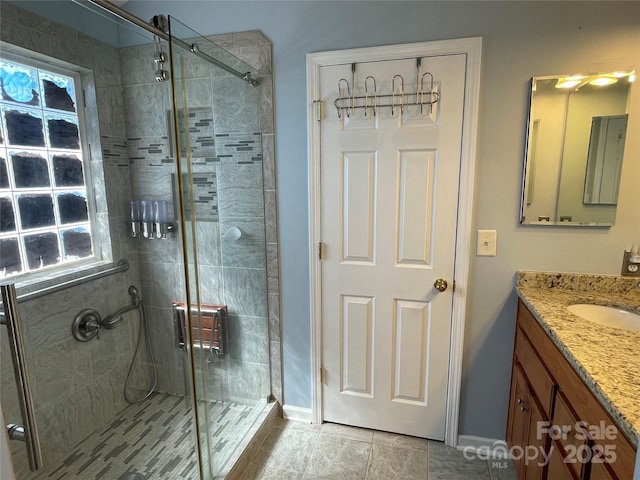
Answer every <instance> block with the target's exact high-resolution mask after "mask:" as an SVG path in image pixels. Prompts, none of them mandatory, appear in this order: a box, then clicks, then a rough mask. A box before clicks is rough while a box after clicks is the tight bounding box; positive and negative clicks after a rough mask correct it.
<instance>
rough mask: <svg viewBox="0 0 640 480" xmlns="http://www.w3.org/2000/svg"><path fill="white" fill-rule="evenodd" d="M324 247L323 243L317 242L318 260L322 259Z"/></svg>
mask: <svg viewBox="0 0 640 480" xmlns="http://www.w3.org/2000/svg"><path fill="white" fill-rule="evenodd" d="M324 254H325V247H324V243H322V242H320V243H318V260H324Z"/></svg>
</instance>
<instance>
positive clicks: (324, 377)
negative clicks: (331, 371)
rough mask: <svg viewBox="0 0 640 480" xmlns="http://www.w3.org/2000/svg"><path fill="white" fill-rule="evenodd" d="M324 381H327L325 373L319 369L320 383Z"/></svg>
mask: <svg viewBox="0 0 640 480" xmlns="http://www.w3.org/2000/svg"><path fill="white" fill-rule="evenodd" d="M326 380H327V371H326V370H325V369H324V368H323V367H320V383H325V381H326Z"/></svg>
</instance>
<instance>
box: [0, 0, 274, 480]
mask: <svg viewBox="0 0 640 480" xmlns="http://www.w3.org/2000/svg"><path fill="white" fill-rule="evenodd" d="M0 9H1V11H0V22H1V24H0V80H1V84H0V87H1V88H0V109H1V113H2V118H1V121H0V126H1V128H0V161H1V165H0V177H2V178H0V201H1V202H2V205H1V207H2V211H1V212H0V215H2V218H0V280H1V281H2V283H3V287H2V292H3V310H4V315H3V323H5V324H6V328H5V326H4V325H3V326H0V356H1V358H0V360H1V361H0V373H1V384H0V388H1V390H0V394H1V396H0V400H1V406H2V410H1V411H2V416H3V417H4V421H5V424H6V425H8V426H10V427H8V432H9V434H10V437H12V438H17V439H19V440H15V441H13V440H12V441H10V442H9V444H10V450H11V459H12V462H13V468H14V471H15V475H16V478H17V479H18V480H23V479H24V480H31V479H38V478H82V479H93V478H95V479H114V480H117V479H120V478H122V479H125V478H127V479H134V478H137V479H143V478H147V479H150V478H153V479H161V478H167V479H175V478H185V479H194V480H196V479H202V480H205V479H213V478H225V477H227V476H233V474H234V471H235V470H234V466H236V468H237V466H238V464H239V461H240V463H241V461H243V457H242V455H243V452H245V451H246V448H247V446H248V445H250V444H251V442H252V439H253V438H254V435H255V434H256V432H257V431H259V429H260V428H261V426H262V425H264V424H265V422H267V421H268V420H270V419H271V418H273V417H274V415H276V414H277V408H278V407H277V406H278V402H280V403H281V401H282V399H281V386H280V382H281V376H280V328H279V318H278V317H279V313H278V312H279V293H278V283H279V282H278V277H279V274H278V240H277V223H276V211H275V193H276V188H275V176H274V161H275V155H274V152H273V148H274V147H273V146H274V142H273V138H274V137H273V111H272V105H273V103H272V94H273V93H272V88H273V83H272V77H271V47H270V43H269V42H268V40H266V39H265V38H264V37H263V36H262V35H261V34H260V32H257V31H251V32H240V33H225V34H219V35H215V36H212V37H202V36H201V35H199V34H198V33H196V32H194V31H192V30H191V29H190V28H189V27H187V26H186V25H183V24H181V23H180V22H179V21H178V20H177V19H175V18H172V17H169V18H165V17H163V16H162V15H158V16H156V17H154V18H153V19H151V21H150V22H149V23H148V24H147V22H146V20H145V21H142V20H140V19H137V18H135V17H133V16H131V15H129V14H128V13H127V12H125V11H123V10H121V9H119V8H117V7H114V6H113V5H111V4H109V2H105V1H103V0H95V1H85V0H73V1H71V0H69V1H11V2H9V1H3V2H2V3H0ZM30 81H33V82H34V83H33V84H31V83H29V82H30ZM52 92H53V93H52ZM16 119H17V120H16ZM25 125H27V126H30V128H31V127H32V126H33V125H40V126H41V127H42V128H40V130H38V132H42V135H41V136H42V139H40V138H39V137H38V135H36V137H38V138H35V139H34V138H33V137H32V136H31V134H30V133H29V134H26V133H25V128H26V127H25ZM61 126H62V127H64V128H65V129H62V127H61ZM60 139H62V140H60ZM39 142H40V143H39ZM61 142H63V143H61ZM64 142H66V143H64ZM5 180H6V181H5ZM74 182H75V183H74ZM48 209H50V210H51V213H50V215H49V210H48ZM12 285H13V286H12ZM18 367H19V368H18ZM20 439H21V440H22V441H20ZM230 472H231V474H230Z"/></svg>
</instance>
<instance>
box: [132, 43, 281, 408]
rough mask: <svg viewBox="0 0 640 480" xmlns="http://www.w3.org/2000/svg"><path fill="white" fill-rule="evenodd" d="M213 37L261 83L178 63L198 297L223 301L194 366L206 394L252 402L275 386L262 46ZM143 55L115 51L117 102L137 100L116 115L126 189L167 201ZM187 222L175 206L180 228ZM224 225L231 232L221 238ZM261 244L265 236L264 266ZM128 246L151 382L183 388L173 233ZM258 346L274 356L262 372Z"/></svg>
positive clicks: (269, 131)
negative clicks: (208, 343) (148, 343)
mask: <svg viewBox="0 0 640 480" xmlns="http://www.w3.org/2000/svg"><path fill="white" fill-rule="evenodd" d="M220 38H222V39H224V40H225V43H226V44H225V45H224V46H225V47H226V48H227V49H228V50H230V51H231V52H232V53H236V54H239V53H244V54H245V57H244V58H243V59H244V60H245V61H248V62H249V63H250V64H251V65H252V66H254V67H255V68H256V69H258V70H259V71H260V74H261V80H260V86H259V87H257V88H252V87H249V86H248V85H247V84H246V83H245V82H243V81H241V80H239V79H237V78H236V77H234V76H231V75H229V74H228V73H226V72H224V71H222V70H221V69H219V68H217V67H214V66H212V65H210V64H208V63H207V62H204V61H202V60H198V59H196V58H194V57H190V54H186V55H187V56H186V57H185V59H184V60H185V69H184V71H185V79H184V83H185V85H186V92H187V97H186V102H187V104H188V106H189V115H188V116H187V117H186V118H182V116H181V122H183V124H185V125H186V126H187V127H188V130H189V135H190V138H189V145H190V147H191V159H192V165H193V176H194V183H195V184H196V189H195V192H194V201H195V210H196V212H195V217H196V218H197V220H198V221H197V222H196V225H195V230H196V232H197V233H196V235H197V238H196V242H197V252H198V265H199V271H198V273H199V280H200V284H201V289H200V294H201V301H202V302H203V303H212V304H225V305H227V306H228V308H229V352H228V354H227V355H225V356H224V357H223V358H219V357H217V356H210V355H205V354H202V355H197V360H199V361H198V362H197V373H198V378H200V379H201V381H203V383H204V384H205V386H206V388H207V397H208V398H209V399H215V400H234V401H247V402H253V401H255V400H257V399H258V398H266V397H267V396H268V395H269V393H270V385H269V378H270V376H271V378H272V381H273V386H274V392H275V393H276V396H277V397H280V392H281V387H280V378H281V377H280V373H279V372H280V341H279V339H280V334H279V319H278V318H277V317H278V311H279V308H278V305H279V303H278V301H279V295H278V291H277V283H278V282H277V275H278V268H277V267H278V262H277V240H276V238H277V237H276V228H275V179H274V175H273V171H274V155H273V120H272V118H273V110H272V102H271V98H272V81H271V74H270V72H271V45H270V43H269V42H268V41H266V39H264V37H263V36H262V35H261V34H260V33H259V32H247V33H242V34H231V35H225V36H222V37H220ZM215 39H217V37H216V38H214V40H215ZM234 42H235V43H234ZM229 43H230V44H229ZM165 48H167V49H168V47H166V46H165ZM208 48H212V47H209V46H208V45H207V44H206V43H205V42H200V49H201V51H203V52H205V53H207V51H208ZM234 49H235V51H234ZM152 55H153V47H152V46H140V47H131V48H126V49H123V50H122V51H121V62H122V70H123V72H130V73H128V74H125V75H123V85H124V92H125V95H124V97H125V102H131V105H140V104H142V105H145V106H146V108H145V109H144V110H140V109H136V110H135V113H134V114H133V115H131V116H130V117H129V118H128V119H127V122H128V127H127V131H128V132H129V138H128V139H127V141H128V147H129V158H130V159H131V178H132V185H133V194H134V196H135V197H136V198H153V199H164V200H172V201H173V202H174V203H175V200H176V195H175V178H173V177H174V175H175V167H174V161H173V155H174V153H173V152H172V148H173V145H175V141H174V140H173V139H172V138H171V137H172V135H171V133H170V125H169V124H168V122H167V110H166V108H167V105H168V103H167V101H166V99H167V96H168V95H170V91H169V86H168V83H157V82H156V81H155V77H154V73H153V70H152V69H151V68H148V69H147V70H139V69H138V70H136V69H134V68H133V66H134V65H140V64H143V63H144V60H145V59H146V60H149V59H151V58H152ZM148 63H150V62H148ZM128 110H129V109H128ZM131 110H133V109H131ZM263 149H264V152H263ZM263 172H264V173H263ZM263 176H264V180H263ZM265 207H266V209H267V211H266V217H265ZM269 208H271V210H269ZM191 217H192V213H191V212H187V221H188V223H187V225H188V227H187V229H188V230H189V231H190V230H191V225H190V222H189V220H190V219H191ZM265 223H266V226H265ZM236 229H239V230H240V232H241V236H240V238H236V237H237V236H234V235H233V232H234V231H237V230H236ZM265 240H267V241H269V240H270V242H269V244H270V245H269V247H268V252H269V254H268V258H269V260H270V262H269V263H267V262H266V258H265V248H264V246H265ZM139 248H140V272H141V281H142V285H143V291H144V293H145V296H146V299H145V302H146V304H147V305H149V308H148V310H149V312H150V314H149V317H150V325H151V327H152V330H153V331H154V335H156V336H157V338H158V340H157V341H155V342H154V352H155V357H156V360H157V362H159V364H160V365H159V366H160V368H159V370H160V379H159V386H158V389H159V390H161V391H164V392H169V393H176V394H184V393H185V388H186V379H185V374H186V369H185V365H184V362H185V360H186V358H185V353H184V352H182V351H181V350H180V349H177V348H176V347H175V342H174V338H173V335H174V331H173V325H172V311H171V301H172V300H184V298H182V297H183V294H182V293H181V292H183V291H184V288H185V287H184V285H183V283H182V281H181V278H182V275H181V266H180V265H181V262H180V258H179V255H180V252H181V250H180V246H179V240H178V239H177V238H175V237H174V238H170V239H168V240H163V241H141V242H140V244H139ZM268 278H269V279H270V281H269V290H267V279H268ZM274 278H275V281H274ZM267 300H269V302H270V303H269V304H268V303H267ZM270 312H271V315H270ZM270 325H272V328H271V330H272V331H271V335H272V342H271V344H269V333H270V332H269V326H270ZM274 330H276V331H277V332H274ZM270 347H271V359H272V360H274V359H275V362H273V365H272V366H273V368H272V370H271V371H270V370H269V365H270V364H269V360H270V358H269V352H270Z"/></svg>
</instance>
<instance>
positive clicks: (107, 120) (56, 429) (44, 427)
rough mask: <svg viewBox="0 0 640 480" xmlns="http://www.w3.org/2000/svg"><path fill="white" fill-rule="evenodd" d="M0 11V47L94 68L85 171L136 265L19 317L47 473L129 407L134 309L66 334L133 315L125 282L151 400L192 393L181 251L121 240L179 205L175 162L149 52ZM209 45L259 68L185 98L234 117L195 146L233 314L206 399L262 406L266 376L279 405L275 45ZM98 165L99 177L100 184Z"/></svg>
mask: <svg viewBox="0 0 640 480" xmlns="http://www.w3.org/2000/svg"><path fill="white" fill-rule="evenodd" d="M0 9H1V10H0V17H1V22H2V23H1V25H0V38H1V39H2V40H3V41H4V42H7V43H9V44H13V45H17V46H20V47H23V48H26V49H29V50H32V51H37V52H42V53H43V54H45V55H49V56H52V57H56V58H59V59H62V60H66V61H69V62H71V63H74V64H77V65H81V66H83V67H86V68H87V69H89V70H91V71H92V72H94V73H93V75H94V79H95V91H93V90H92V89H89V91H88V98H89V100H91V98H92V97H93V98H95V99H96V100H97V104H94V105H91V102H89V103H90V105H89V108H88V115H87V119H88V121H90V122H93V123H94V124H99V129H100V133H101V138H100V143H101V145H102V152H99V151H97V152H94V155H93V157H92V164H91V167H92V170H94V172H95V173H96V175H94V178H98V179H103V181H104V184H103V185H97V192H98V198H97V199H96V201H97V202H96V203H97V204H98V210H99V211H101V212H104V213H100V215H101V216H103V217H104V218H103V221H104V222H106V223H108V224H109V226H110V232H111V239H112V258H113V260H114V261H118V260H119V259H120V258H126V259H127V260H128V261H129V262H130V264H131V268H130V269H129V271H128V272H126V273H124V274H117V275H112V276H108V277H104V278H102V279H99V280H95V281H92V282H88V283H85V284H83V285H81V286H78V287H75V288H70V289H67V290H64V291H61V292H59V293H56V294H51V295H48V296H46V297H42V298H40V299H37V300H33V301H30V302H27V303H24V304H22V305H21V312H20V313H21V316H22V318H26V319H28V320H27V321H25V322H23V323H24V327H23V329H24V330H25V332H24V333H25V340H26V350H27V357H28V358H27V362H28V365H29V366H30V367H31V371H30V374H31V380H32V381H31V384H32V388H33V394H34V398H35V402H36V405H35V411H36V417H37V420H38V422H39V427H40V435H41V442H42V445H43V447H44V448H43V451H44V459H45V462H47V463H49V462H51V461H52V460H53V459H56V458H59V457H60V456H63V455H64V454H65V453H66V452H68V451H69V449H70V448H71V447H72V446H73V445H75V444H77V443H78V442H80V441H81V440H82V439H84V438H85V437H86V436H87V435H89V434H90V433H91V432H92V431H94V430H95V429H96V428H100V427H102V426H103V425H104V424H105V423H106V422H108V421H109V419H111V418H112V417H113V416H115V414H116V413H117V412H119V411H120V410H122V409H123V408H124V407H126V405H127V404H126V402H125V400H124V396H123V387H124V383H125V376H126V373H127V370H128V368H129V364H130V361H131V358H132V357H133V353H134V349H135V341H136V338H137V328H138V325H139V323H138V319H137V318H136V314H135V312H132V313H130V314H127V320H128V321H126V322H125V323H124V324H123V325H122V326H121V327H119V328H117V329H114V330H111V331H106V332H104V335H103V336H102V339H101V340H99V341H98V340H94V341H91V342H87V343H79V342H77V341H75V340H74V339H73V338H72V337H71V335H70V330H71V329H70V326H71V321H72V320H73V317H74V316H75V315H76V314H77V313H78V312H80V311H81V310H83V309H85V308H94V309H96V310H97V311H98V312H99V313H100V314H102V315H103V316H104V315H107V314H109V313H111V312H113V311H115V310H117V309H118V308H120V307H122V306H124V305H128V304H129V303H130V301H131V299H130V297H129V295H128V294H127V288H128V286H129V285H136V286H138V287H140V291H141V294H142V298H143V300H144V302H145V304H146V305H147V309H146V310H147V316H148V319H149V324H150V329H151V336H152V343H153V346H154V352H155V357H156V361H157V363H158V370H159V374H160V376H159V383H158V387H157V390H160V391H165V392H171V393H176V394H184V393H185V392H186V384H187V383H186V382H187V379H186V374H185V373H186V369H185V356H184V354H183V353H182V352H181V351H180V350H178V349H176V348H175V345H174V338H173V327H172V323H171V322H172V315H171V314H172V312H171V304H170V302H171V300H174V299H175V300H182V299H183V298H182V296H183V293H182V292H184V285H183V272H182V268H181V262H182V253H181V252H182V250H181V246H180V241H179V239H178V238H177V237H174V238H172V239H169V240H163V241H140V240H135V239H132V238H131V237H130V235H129V231H128V228H129V226H128V218H129V212H128V201H129V199H130V198H135V197H147V196H148V197H151V198H156V199H167V200H174V193H173V187H172V184H173V178H172V174H173V173H175V166H174V163H175V162H174V159H173V157H172V154H171V150H170V138H169V135H168V133H167V132H168V128H167V110H166V109H167V106H168V105H171V95H170V85H169V83H166V82H165V83H156V82H155V80H154V78H153V62H152V61H150V58H151V57H150V56H148V52H147V53H143V50H144V48H140V49H137V48H128V49H122V50H120V51H118V50H116V49H114V48H112V47H109V46H107V45H103V44H100V43H98V42H96V41H95V40H94V39H92V38H89V37H86V36H84V35H82V34H79V33H77V32H75V31H73V30H70V29H67V28H65V27H62V26H60V25H58V24H55V23H53V22H51V21H49V20H45V19H43V18H40V17H38V16H37V15H34V14H32V13H29V12H26V11H24V10H21V9H19V8H17V7H16V6H14V5H12V4H9V3H7V2H0ZM214 40H216V41H220V42H221V43H222V46H223V47H225V48H227V49H228V50H230V51H232V53H235V54H236V55H238V56H239V57H241V58H243V59H244V60H245V61H247V62H249V63H251V64H252V65H253V66H255V67H256V68H258V69H259V71H260V76H261V82H260V86H259V87H258V88H256V89H251V88H249V87H247V86H246V85H245V84H244V83H243V82H241V81H238V80H237V79H235V78H233V77H225V76H224V75H222V76H217V75H213V74H211V73H207V74H204V75H203V74H202V72H200V73H197V72H195V73H196V74H195V75H193V78H191V79H190V80H189V81H190V82H193V84H194V85H195V84H197V83H198V82H200V83H202V85H203V88H197V89H195V88H194V89H191V90H192V91H193V92H195V93H194V95H195V96H196V98H192V99H190V104H191V105H199V106H201V107H202V110H198V112H199V113H202V114H203V115H204V116H208V110H211V109H212V108H217V109H218V110H219V111H220V112H223V111H224V106H225V105H226V107H227V109H228V112H230V113H229V115H227V117H226V120H225V116H224V114H222V115H221V116H219V117H217V118H218V120H215V118H216V117H214V119H208V120H207V119H204V118H203V119H202V120H203V121H204V124H202V125H199V126H200V127H202V128H203V129H209V128H211V127H212V129H213V132H214V138H213V144H214V146H215V147H216V148H215V149H212V148H211V142H210V140H211V139H204V138H202V139H200V143H199V145H197V147H199V148H200V149H201V153H202V154H203V155H202V156H201V157H198V160H197V161H196V166H195V170H197V171H199V174H202V175H205V176H207V175H208V176H209V177H208V178H209V179H211V178H213V177H215V178H216V187H217V188H216V191H215V192H210V193H211V196H215V197H216V199H215V200H216V201H217V206H218V212H217V215H212V216H211V218H210V220H211V221H205V222H198V224H197V229H198V239H199V243H200V245H204V246H206V247H205V248H204V249H203V250H202V251H201V254H200V258H199V260H200V265H201V270H200V274H201V280H204V281H203V284H204V288H203V292H204V298H203V301H206V302H216V303H217V302H224V303H227V304H228V305H229V308H230V314H231V321H230V325H231V328H230V330H231V331H230V339H231V342H230V347H231V349H230V352H229V354H228V355H227V356H226V358H224V359H222V360H221V359H217V358H216V359H214V361H213V363H211V364H207V363H206V362H205V363H203V367H204V368H203V373H204V374H205V375H206V378H207V383H208V385H209V386H210V387H211V389H212V390H211V392H210V395H209V396H210V398H218V399H225V398H229V399H236V400H251V399H253V398H254V397H255V388H254V387H255V386H256V382H257V381H258V380H257V379H258V378H260V384H259V388H258V391H259V395H260V396H261V397H262V396H266V395H267V394H268V392H269V381H268V375H267V374H268V373H270V376H271V385H272V390H271V391H272V392H273V394H274V395H275V397H276V399H278V400H279V401H281V396H282V389H281V375H280V371H281V362H280V327H279V293H278V256H277V255H278V242H277V227H276V202H275V193H276V192H275V190H276V185H275V174H274V171H275V168H274V162H275V155H274V141H273V109H272V101H271V99H272V85H273V84H272V79H271V45H270V44H269V42H268V41H266V40H265V39H264V37H263V36H262V35H261V34H260V33H259V32H246V33H242V34H229V35H222V36H218V37H214ZM3 48H4V46H3ZM138 62H139V63H138ZM121 65H122V69H121V68H120V66H121ZM207 68H208V67H207ZM207 79H208V80H207ZM207 84H208V85H207ZM220 88H222V89H226V90H222V91H221V90H219V89H220ZM236 95H239V96H242V95H255V96H257V99H258V107H256V109H257V111H253V112H244V114H245V117H244V120H243V117H233V116H232V115H231V112H232V111H234V109H235V108H236V106H235V105H233V103H229V102H228V99H233V98H238V97H237V96H236ZM216 102H218V103H216ZM216 106H217V107H216ZM125 112H126V115H125ZM236 113H237V112H236ZM232 117H233V118H232ZM257 118H259V119H260V122H257V121H255V120H256V119H257ZM237 120H243V121H246V122H247V123H246V125H247V126H246V127H245V128H244V130H239V129H237V128H234V127H233V126H232V125H233V123H234V122H236V121H237ZM225 121H226V124H225ZM207 122H209V124H207ZM198 123H201V122H198ZM235 124H238V123H235ZM194 126H195V125H194ZM260 141H261V142H260ZM95 143H96V144H97V143H98V142H95ZM196 143H197V142H196ZM260 143H261V146H262V149H261V150H262V155H260V154H259V152H260ZM211 153H214V154H215V156H214V157H213V158H212V157H211V155H210V154H211ZM103 167H104V175H98V173H99V172H100V171H101V170H102V168H103ZM260 170H262V176H261V175H260ZM211 201H213V199H212V200H211ZM107 204H108V212H109V213H108V214H107V213H106V212H107V208H106V205H107ZM211 210H212V211H213V210H214V209H213V208H212V209H211ZM216 217H217V221H216ZM231 227H238V228H239V229H240V230H241V231H242V236H241V238H240V239H238V241H234V239H233V236H225V235H224V233H225V232H227V231H228V229H229V228H231ZM221 235H222V238H221V237H220V236H221ZM265 241H266V243H267V258H266V263H265V258H264V242H265ZM265 284H266V285H267V287H266V288H265ZM265 299H266V301H265ZM268 335H270V340H271V341H270V343H269V336H268ZM0 338H1V340H2V346H1V350H0V352H1V354H2V361H1V362H0V367H1V370H2V372H1V373H2V377H1V378H2V385H1V388H2V398H3V410H4V416H5V419H6V420H7V421H8V422H16V423H20V414H19V411H18V407H17V401H13V399H15V398H16V392H15V385H14V381H13V372H12V367H11V361H10V359H9V357H8V347H7V341H6V335H0ZM269 356H270V358H269ZM269 360H271V362H270V363H269ZM134 378H135V382H134V387H139V388H141V389H144V388H145V387H146V386H148V385H149V383H150V378H149V369H148V364H144V363H142V364H139V365H138V368H137V369H136V371H135V372H134ZM265 378H266V379H267V380H265ZM134 395H135V393H134ZM12 448H15V449H17V450H20V452H21V453H19V454H18V455H15V456H14V459H16V460H18V461H17V462H16V468H17V470H18V474H19V476H20V478H30V477H29V475H28V474H27V473H24V472H26V469H27V467H26V462H22V461H20V460H25V459H26V457H25V455H24V445H23V444H20V443H18V442H12Z"/></svg>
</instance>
